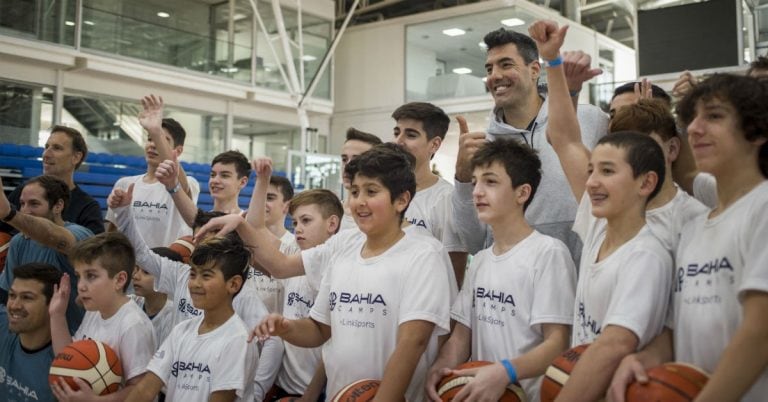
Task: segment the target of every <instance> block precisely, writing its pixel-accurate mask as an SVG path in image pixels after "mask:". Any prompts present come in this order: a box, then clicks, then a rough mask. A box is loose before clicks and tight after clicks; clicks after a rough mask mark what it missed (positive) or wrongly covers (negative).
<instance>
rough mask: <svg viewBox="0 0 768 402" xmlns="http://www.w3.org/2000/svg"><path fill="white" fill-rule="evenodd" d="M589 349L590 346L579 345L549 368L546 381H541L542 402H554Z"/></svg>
mask: <svg viewBox="0 0 768 402" xmlns="http://www.w3.org/2000/svg"><path fill="white" fill-rule="evenodd" d="M587 347H589V344H586V345H579V346H576V347H575V348H572V349H568V350H567V351H565V353H563V354H561V355H560V356H558V357H557V358H555V360H554V361H553V362H552V364H551V365H550V366H549V367H547V371H546V373H544V379H543V380H542V381H541V402H552V401H554V400H555V398H557V394H559V393H560V390H561V389H563V385H565V383H566V381H568V377H570V375H571V371H573V367H574V366H575V365H576V363H577V362H578V361H579V357H581V354H582V353H584V351H585V350H586V349H587Z"/></svg>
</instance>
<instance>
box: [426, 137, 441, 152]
mask: <svg viewBox="0 0 768 402" xmlns="http://www.w3.org/2000/svg"><path fill="white" fill-rule="evenodd" d="M442 144H443V139H442V138H440V137H439V136H437V135H436V136H435V138H432V139H431V140H429V152H430V153H431V154H432V155H434V154H436V153H437V151H438V150H439V149H440V145H442Z"/></svg>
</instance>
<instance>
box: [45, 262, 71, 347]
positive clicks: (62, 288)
mask: <svg viewBox="0 0 768 402" xmlns="http://www.w3.org/2000/svg"><path fill="white" fill-rule="evenodd" d="M70 286H71V285H70V280H69V274H64V275H62V276H61V280H60V281H59V285H58V286H54V287H53V295H52V296H51V301H50V303H49V304H48V316H49V317H50V318H51V346H52V347H53V354H54V355H57V354H58V353H59V352H61V350H62V349H64V347H66V346H67V345H69V344H70V343H72V335H70V334H69V326H68V325H67V306H68V305H69V293H70V290H71V289H70Z"/></svg>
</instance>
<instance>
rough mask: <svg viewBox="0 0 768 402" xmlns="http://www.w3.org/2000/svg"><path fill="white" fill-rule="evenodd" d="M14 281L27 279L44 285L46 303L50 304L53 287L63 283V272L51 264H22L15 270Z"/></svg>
mask: <svg viewBox="0 0 768 402" xmlns="http://www.w3.org/2000/svg"><path fill="white" fill-rule="evenodd" d="M13 276H14V280H16V279H26V280H34V281H38V282H40V283H42V284H43V295H45V303H46V304H48V303H49V302H50V301H51V297H53V287H54V285H58V284H59V281H61V271H59V270H58V269H56V267H54V266H53V265H51V264H46V263H42V262H30V263H28V264H22V265H19V266H17V267H16V268H14V269H13Z"/></svg>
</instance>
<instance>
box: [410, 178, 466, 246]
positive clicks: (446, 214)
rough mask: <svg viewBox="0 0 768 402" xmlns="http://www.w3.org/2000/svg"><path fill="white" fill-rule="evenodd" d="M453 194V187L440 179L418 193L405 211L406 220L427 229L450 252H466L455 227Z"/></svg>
mask: <svg viewBox="0 0 768 402" xmlns="http://www.w3.org/2000/svg"><path fill="white" fill-rule="evenodd" d="M452 193H453V185H452V184H451V183H449V182H448V181H447V180H445V179H443V178H439V179H438V180H437V182H436V183H435V184H433V185H431V186H429V187H427V188H425V189H423V190H419V191H417V192H416V195H415V196H414V197H413V200H411V203H410V204H409V205H408V209H406V210H405V220H406V221H407V222H408V223H410V224H412V225H414V226H420V227H422V228H424V229H427V230H428V231H429V232H430V233H432V235H433V236H434V237H435V238H436V239H437V240H440V241H441V242H442V243H443V246H445V249H446V250H448V252H454V251H458V252H465V251H467V248H466V247H465V246H464V245H463V244H462V243H461V240H460V239H459V235H458V233H457V232H456V230H455V229H454V226H453V206H452V204H451V194H452Z"/></svg>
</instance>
